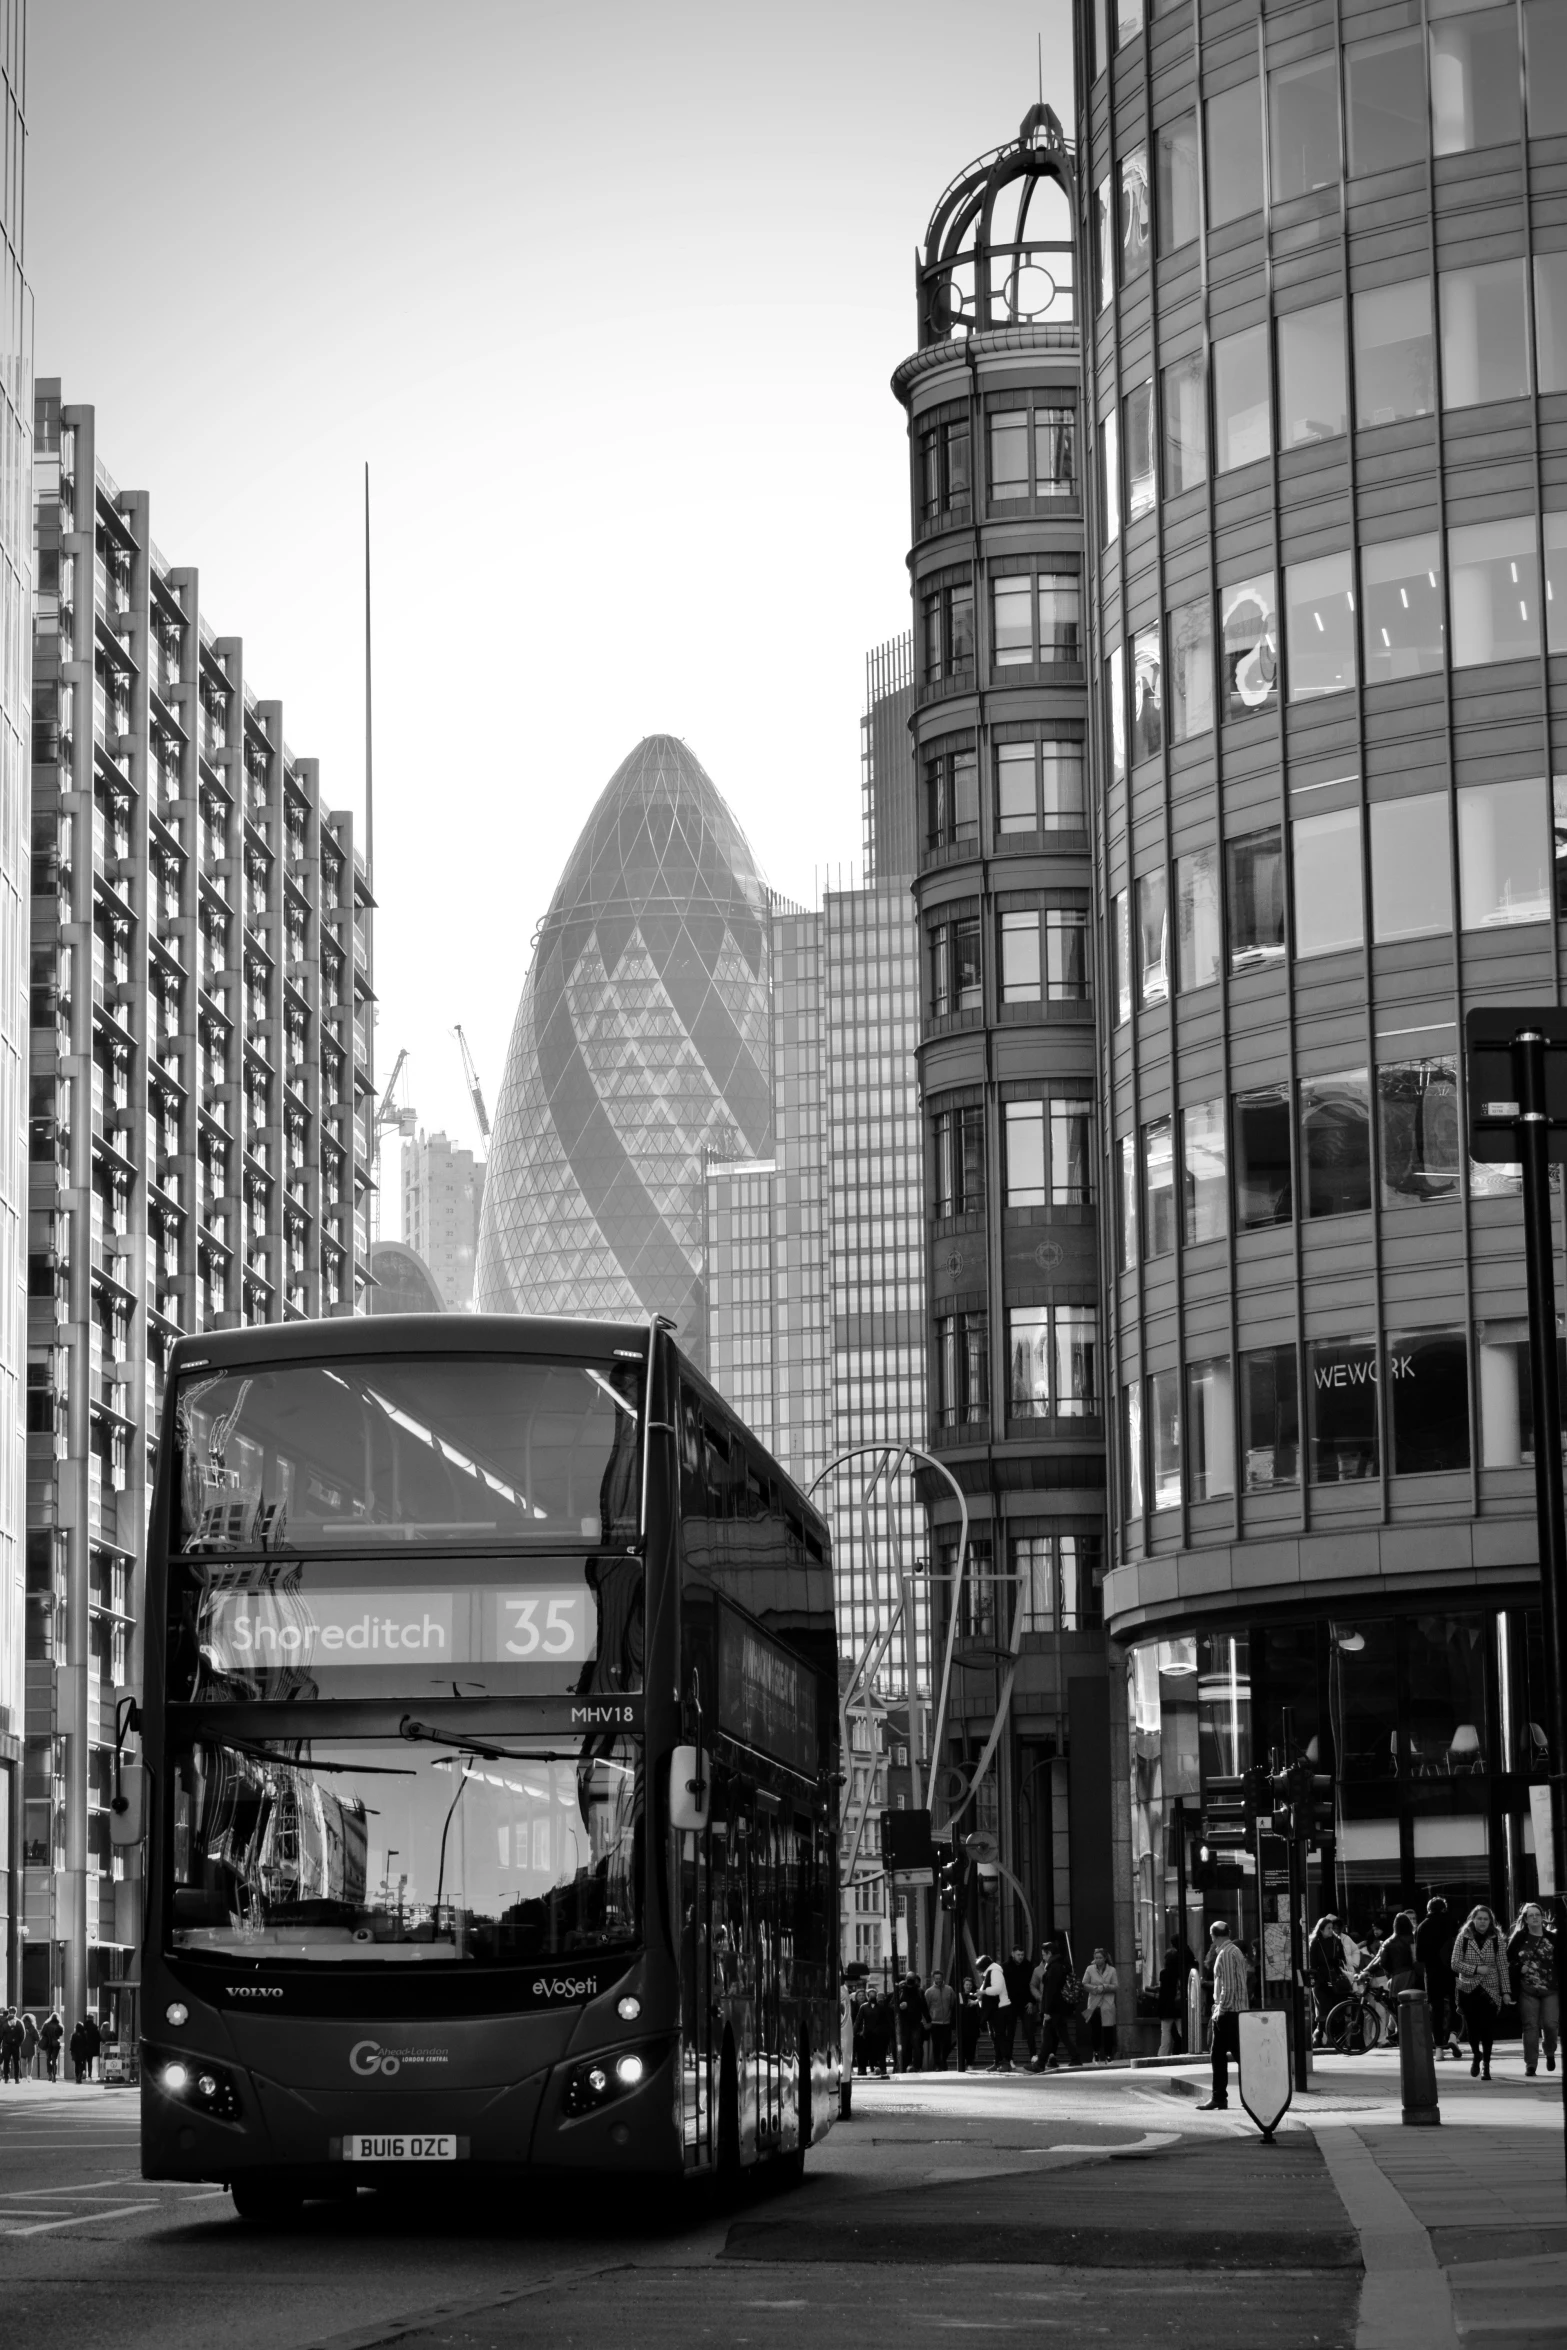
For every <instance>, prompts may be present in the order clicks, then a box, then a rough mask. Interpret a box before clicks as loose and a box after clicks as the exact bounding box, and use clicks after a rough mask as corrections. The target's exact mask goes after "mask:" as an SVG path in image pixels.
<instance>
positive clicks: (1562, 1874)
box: [1513, 1028, 1567, 2162]
mask: <svg viewBox="0 0 1567 2350" xmlns="http://www.w3.org/2000/svg"><path fill="white" fill-rule="evenodd" d="M1513 1074H1514V1080H1515V1082H1516V1084H1517V1088H1518V1093H1517V1101H1518V1119H1517V1135H1518V1147H1519V1154H1520V1157H1521V1159H1522V1161H1523V1226H1524V1264H1525V1278H1526V1284H1527V1287H1528V1292H1529V1376H1530V1380H1531V1383H1532V1387H1533V1394H1534V1506H1535V1514H1536V1517H1537V1519H1538V1522H1539V1535H1540V1618H1541V1629H1542V1631H1543V1633H1544V1647H1545V1670H1546V1677H1547V1680H1548V1682H1549V1685H1550V1733H1551V1774H1550V1785H1551V1866H1552V1871H1553V1875H1554V1881H1555V1892H1556V1914H1557V1916H1558V1918H1560V1917H1561V1916H1562V1914H1563V1895H1564V1893H1567V1772H1564V1769H1563V1765H1564V1763H1567V1654H1564V1652H1563V1646H1562V1643H1563V1638H1564V1636H1567V1621H1564V1614H1567V1606H1564V1593H1567V1508H1564V1503H1563V1497H1562V1441H1561V1425H1562V1407H1561V1385H1560V1381H1559V1380H1558V1378H1557V1373H1556V1267H1555V1254H1556V1252H1555V1247H1554V1244H1553V1239H1552V1233H1551V1179H1550V1161H1549V1146H1548V1140H1547V1137H1548V1134H1549V1126H1548V1121H1547V1117H1546V1107H1545V1038H1544V1036H1543V1035H1542V1034H1541V1032H1540V1031H1539V1029H1537V1028H1525V1029H1522V1030H1520V1031H1519V1033H1518V1034H1517V1035H1516V1036H1515V1037H1514V1039H1513ZM1562 2151H1563V2160H1564V2162H1567V2065H1564V2066H1563V2067H1562Z"/></svg>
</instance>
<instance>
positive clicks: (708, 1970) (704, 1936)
mask: <svg viewBox="0 0 1567 2350" xmlns="http://www.w3.org/2000/svg"><path fill="white" fill-rule="evenodd" d="M712 1882H713V1869H712V1862H711V1857H710V1852H709V1842H708V1835H707V1834H705V1833H704V1834H702V1835H700V1836H698V1835H693V1834H687V1835H684V1836H682V1837H681V1839H680V2041H681V2066H682V2080H681V2125H682V2135H683V2140H684V2145H685V2163H686V2168H687V2170H692V2169H695V2168H697V2167H698V2166H705V2165H707V2164H708V2163H710V2162H711V2161H712V2159H713V2016H714V2012H715V2002H716V2000H717V1998H718V1984H717V1981H716V1980H715V1979H714V1966H713V1923H714V1921H713V1918H712V1916H711V1914H710V1904H711V1900H712Z"/></svg>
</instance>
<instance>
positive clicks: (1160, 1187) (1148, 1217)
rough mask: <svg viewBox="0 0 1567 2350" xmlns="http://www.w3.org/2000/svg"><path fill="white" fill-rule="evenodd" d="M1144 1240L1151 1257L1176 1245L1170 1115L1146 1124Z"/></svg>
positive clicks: (1159, 1255)
mask: <svg viewBox="0 0 1567 2350" xmlns="http://www.w3.org/2000/svg"><path fill="white" fill-rule="evenodd" d="M1143 1243H1144V1249H1145V1252H1146V1254H1147V1256H1148V1258H1149V1259H1150V1261H1151V1260H1152V1259H1153V1258H1155V1257H1167V1256H1169V1255H1170V1254H1171V1253H1172V1252H1173V1250H1174V1248H1175V1137H1174V1132H1173V1129H1172V1127H1171V1122H1170V1120H1169V1119H1168V1118H1151V1119H1150V1120H1149V1122H1148V1124H1147V1125H1146V1126H1145V1127H1144V1128H1143Z"/></svg>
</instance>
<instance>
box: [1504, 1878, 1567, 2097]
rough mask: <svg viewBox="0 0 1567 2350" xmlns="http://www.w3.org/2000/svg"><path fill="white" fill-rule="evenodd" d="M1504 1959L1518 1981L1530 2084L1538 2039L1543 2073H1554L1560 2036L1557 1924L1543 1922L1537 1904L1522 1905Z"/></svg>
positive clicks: (1524, 2048) (1558, 1921) (1537, 2061)
mask: <svg viewBox="0 0 1567 2350" xmlns="http://www.w3.org/2000/svg"><path fill="white" fill-rule="evenodd" d="M1507 1955H1508V1957H1509V1958H1510V1959H1511V1960H1512V1962H1513V1970H1514V1972H1515V1974H1516V1975H1517V1977H1518V2006H1519V2009H1520V2011H1521V2012H1522V2015H1523V2069H1524V2071H1525V2072H1526V2073H1527V2074H1528V2076H1529V2078H1530V2080H1533V2078H1534V2076H1535V2072H1536V2070H1537V2069H1538V2066H1539V2062H1540V2036H1541V2034H1542V2032H1543V2034H1544V2036H1545V2069H1546V2071H1547V2072H1548V2073H1553V2072H1555V2070H1556V2043H1557V2040H1558V2039H1559V2037H1560V2035H1561V2022H1562V1997H1561V1981H1562V1968H1561V1958H1562V1953H1561V1924H1560V1920H1559V1918H1553V1919H1552V1921H1551V1923H1550V1925H1547V1924H1546V1922H1545V1912H1544V1911H1543V1910H1542V1909H1541V1907H1540V1904H1539V1903H1538V1902H1537V1901H1526V1902H1525V1903H1524V1905H1523V1907H1522V1909H1521V1910H1520V1911H1519V1912H1518V1922H1517V1924H1516V1925H1515V1926H1514V1928H1513V1930H1512V1932H1511V1933H1510V1934H1509V1935H1508V1937H1507Z"/></svg>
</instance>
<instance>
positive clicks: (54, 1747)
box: [22, 381, 374, 2028]
mask: <svg viewBox="0 0 1567 2350" xmlns="http://www.w3.org/2000/svg"><path fill="white" fill-rule="evenodd" d="M33 491H34V500H35V504H34V528H35V545H36V554H37V571H38V590H37V597H36V602H35V609H34V623H33V642H32V665H33V740H32V827H31V829H32V901H31V902H32V913H31V941H32V945H31V952H32V970H31V1013H30V1019H31V1034H30V1062H29V1102H28V1120H27V1134H28V1149H29V1154H30V1156H29V1164H28V1179H29V1206H28V1255H27V1289H28V1296H27V1711H26V1757H25V1788H24V1820H23V1835H22V1860H23V1864H24V1868H23V1874H24V1881H25V1900H26V1918H25V1922H26V1928H27V1935H26V1946H25V1956H24V1959H23V1966H22V1989H23V1993H24V1995H25V1997H26V2000H27V2003H28V2005H29V2006H31V2007H37V2008H47V2007H48V2006H50V2005H58V2006H60V2007H62V2009H64V2010H65V2011H67V2012H68V2013H70V2014H71V2015H72V2016H75V2015H78V2014H80V2013H81V2012H82V2011H83V2010H84V2008H86V2007H87V2006H88V2005H91V2006H92V2007H93V2008H94V2009H95V2010H96V2009H98V2008H100V2006H112V2005H113V2004H114V2002H115V1997H116V1995H115V1993H114V1985H115V1984H116V1983H117V1982H119V1981H120V1980H121V1979H122V1978H123V1976H124V1973H125V1968H126V1962H127V1960H128V1957H129V1954H130V1951H131V1949H132V1947H133V1945H134V1943H135V1940H136V1932H137V1921H138V1915H139V1893H140V1887H139V1884H138V1883H137V1882H135V1881H134V1880H133V1879H130V1878H127V1876H126V1875H125V1873H124V1871H125V1859H124V1856H123V1855H117V1854H115V1853H113V1852H112V1851H111V1848H110V1844H109V1837H108V1812H107V1804H108V1800H109V1795H110V1792H111V1787H110V1763H111V1756H112V1749H113V1745H114V1736H115V1691H116V1689H117V1688H120V1687H125V1686H130V1687H134V1686H135V1685H137V1684H138V1683H139V1681H140V1678H141V1652H140V1641H141V1615H140V1590H141V1582H140V1578H141V1568H142V1562H143V1551H144V1539H145V1532H146V1525H147V1510H148V1481H149V1475H150V1470H151V1464H152V1460H153V1456H154V1453H155V1449H156V1445H157V1439H158V1430H159V1420H160V1414H161V1411H162V1406H163V1387H164V1367H165V1365H166V1363H167V1360H168V1354H169V1349H170V1346H171V1345H172V1343H173V1341H174V1339H175V1338H176V1337H177V1336H178V1335H179V1334H180V1333H181V1332H182V1331H192V1330H202V1329H210V1328H229V1327H232V1326H234V1325H236V1324H241V1323H247V1322H271V1321H283V1320H287V1319H289V1318H291V1317H295V1316H309V1315H319V1314H347V1313H351V1312H353V1311H354V1309H355V1305H356V1301H357V1298H358V1295H359V1290H360V1286H361V1283H362V1281H363V1278H364V1266H365V1257H366V1251H367V1246H368V1236H367V1233H366V1229H365V1192H366V1185H367V1183H368V1181H369V1165H370V1142H371V1131H370V1130H371V1125H372V1121H373V1116H374V1093H373V1087H372V1083H371V1075H370V1070H371V1060H370V1054H371V1021H372V1018H373V1006H374V998H373V995H372V990H371V976H370V957H369V940H368V921H369V913H370V893H369V887H368V883H367V880H366V875H365V870H364V864H363V860H362V858H361V857H360V855H359V853H358V851H357V850H356V848H355V845H354V837H353V822H352V819H351V818H350V817H348V816H346V815H343V814H341V813H338V812H335V811H333V810H331V809H327V808H324V807H323V806H322V803H321V793H320V781H319V777H318V774H317V768H316V762H315V761H314V760H313V759H307V758H300V757H296V756H295V754H294V752H293V751H292V750H290V748H289V746H288V744H287V742H286V741H285V740H284V736H283V711H282V705H281V703H279V702H277V701H273V700H265V699H262V698H260V697H259V696H258V695H257V694H256V692H255V691H254V690H253V688H252V686H251V683H250V681H249V679H248V678H247V675H246V672H245V663H244V647H243V643H242V641H241V639H240V638H238V637H235V636H220V635H218V634H217V633H216V632H215V631H214V629H213V627H212V626H211V625H210V623H209V621H208V618H207V615H206V613H205V611H204V609H203V606H202V602H201V595H200V582H199V577H198V574H197V572H196V570H195V569H194V568H191V567H185V566H181V565H178V564H171V563H170V562H169V561H168V559H167V558H166V557H165V556H164V555H162V554H161V553H160V552H159V550H158V548H157V547H156V546H155V545H154V543H153V540H152V536H151V530H150V501H149V498H148V496H147V493H146V492H145V491H140V490H137V491H122V490H121V489H119V488H118V487H117V485H116V484H115V482H114V481H113V479H112V478H111V476H110V475H109V473H108V471H107V470H106V468H105V466H104V464H103V461H102V459H101V457H100V456H99V454H98V448H97V436H96V425H95V418H94V412H93V410H92V409H91V408H90V407H75V406H67V405H62V402H61V398H60V387H59V384H58V383H57V382H51V381H40V383H39V384H38V386H37V389H36V409H35V458H34V473H33ZM120 2020H121V2021H122V2022H123V2023H125V2025H126V2028H130V2023H129V2017H128V2014H127V2015H124V2016H122V2017H121V2019H120Z"/></svg>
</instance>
